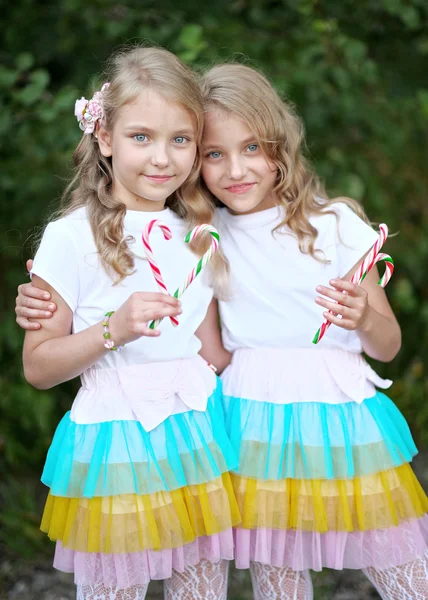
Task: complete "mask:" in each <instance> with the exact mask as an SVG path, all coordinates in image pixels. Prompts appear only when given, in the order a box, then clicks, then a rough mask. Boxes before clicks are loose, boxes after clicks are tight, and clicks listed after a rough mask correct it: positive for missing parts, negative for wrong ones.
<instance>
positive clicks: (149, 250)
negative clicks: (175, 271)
mask: <svg viewBox="0 0 428 600" xmlns="http://www.w3.org/2000/svg"><path fill="white" fill-rule="evenodd" d="M153 227H159V228H160V230H161V231H162V233H163V237H164V238H165V239H166V240H170V239H171V238H172V233H171V230H170V228H169V227H168V226H167V225H165V224H164V223H162V221H160V220H159V219H153V221H150V222H149V223H147V225H146V226H145V228H144V232H143V235H142V239H143V246H144V251H145V253H146V258H147V260H148V261H149V265H150V268H151V269H152V273H153V276H154V278H155V280H156V283H157V284H158V287H159V289H160V291H161V292H165V293H166V294H169V292H168V289H167V287H166V285H165V282H164V280H163V277H162V274H161V272H160V269H159V267H158V265H157V264H156V262H155V259H154V256H153V250H152V247H151V246H150V243H149V237H150V233H151V231H152V229H153ZM169 295H170V294H169ZM169 318H170V320H171V323H172V324H173V325H174V327H177V325H178V324H179V323H178V320H177V319H176V318H175V317H169Z"/></svg>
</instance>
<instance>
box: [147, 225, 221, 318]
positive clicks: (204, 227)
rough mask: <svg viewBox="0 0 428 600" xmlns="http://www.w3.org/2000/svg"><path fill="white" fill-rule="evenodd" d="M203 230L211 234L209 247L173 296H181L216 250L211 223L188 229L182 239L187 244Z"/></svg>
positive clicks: (216, 232) (217, 237) (216, 235)
mask: <svg viewBox="0 0 428 600" xmlns="http://www.w3.org/2000/svg"><path fill="white" fill-rule="evenodd" d="M204 231H208V232H209V233H210V234H211V244H210V247H209V248H208V250H207V251H206V252H205V254H204V255H203V256H202V257H201V258H200V259H199V261H198V263H197V265H196V266H195V267H194V268H193V269H192V270H191V271H190V273H189V275H188V276H187V277H186V280H185V281H184V283H183V284H182V285H181V286H180V287H179V288H178V289H176V290H175V292H174V297H175V298H180V296H182V295H183V294H184V292H185V291H186V290H187V288H188V287H189V285H190V284H191V283H192V282H193V281H194V280H195V279H196V277H197V276H198V275H199V273H200V272H201V271H202V269H203V268H204V267H205V266H206V265H207V264H208V263H209V261H210V260H211V258H212V257H213V256H214V254H215V253H216V252H217V250H218V243H219V241H220V236H219V234H218V231H217V229H215V228H214V227H212V226H211V225H205V224H204V225H197V227H195V228H194V229H192V231H190V232H189V233H188V234H187V235H186V237H185V238H184V241H185V242H186V243H187V244H189V243H190V242H192V241H193V240H194V239H195V238H196V237H197V236H198V235H200V234H201V233H203V232H204ZM161 321H162V319H157V320H156V321H152V322H151V323H150V325H149V327H150V329H155V328H156V327H157V326H158V325H159V323H160V322H161Z"/></svg>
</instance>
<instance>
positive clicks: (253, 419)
mask: <svg viewBox="0 0 428 600" xmlns="http://www.w3.org/2000/svg"><path fill="white" fill-rule="evenodd" d="M202 92H203V95H204V102H205V128H204V138H203V158H202V162H203V164H202V174H203V179H204V182H205V185H206V187H207V190H208V191H209V192H210V193H211V194H212V196H213V198H215V199H216V201H217V203H218V204H219V205H220V206H222V208H220V209H219V211H218V217H217V222H218V228H219V230H220V233H221V236H222V245H223V250H224V252H225V255H226V257H227V259H228V261H229V263H230V274H231V279H230V287H231V291H232V296H231V299H230V301H229V302H223V301H222V302H220V317H221V325H222V341H223V344H224V347H223V346H222V345H221V344H220V342H218V343H217V344H214V343H213V339H219V336H217V337H215V336H213V334H212V328H213V327H214V325H215V322H216V319H215V310H213V309H212V310H211V311H210V312H211V313H212V320H211V331H209V330H208V329H207V330H206V332H205V335H204V332H202V335H200V337H201V339H202V343H203V349H202V353H203V355H204V356H205V358H206V359H207V360H209V361H210V362H212V363H214V364H215V365H216V366H217V367H219V368H221V369H222V368H224V367H225V366H226V365H227V364H228V363H229V361H230V357H231V354H232V360H231V364H230V365H229V366H228V367H227V368H226V370H225V371H224V372H223V375H222V380H223V393H224V396H225V408H226V427H227V431H228V433H229V436H230V439H231V441H232V444H233V446H234V449H235V451H236V453H237V454H238V456H239V466H238V468H237V469H236V470H234V471H233V473H232V481H233V486H234V490H235V494H236V498H237V501H238V506H239V508H240V512H241V516H242V522H241V523H240V524H239V525H238V526H237V527H236V529H235V562H236V565H237V566H238V568H248V567H249V568H250V570H251V576H252V581H253V590H254V597H255V598H256V600H266V599H268V598H269V599H280V600H286V599H289V600H291V599H294V600H295V599H296V598H298V599H299V600H308V599H310V598H312V597H313V596H312V594H313V592H312V584H311V580H310V576H309V573H308V569H315V570H321V569H322V568H323V567H329V568H333V569H344V568H353V569H363V570H364V572H365V574H366V575H367V576H368V578H369V579H370V580H371V581H372V582H373V584H374V585H375V586H376V588H377V589H378V591H379V593H380V594H381V596H382V598H388V599H394V600H398V599H403V598H407V599H409V600H410V598H412V599H418V600H422V599H426V598H428V578H427V574H428V559H427V557H428V555H427V546H428V517H427V514H426V513H427V510H428V500H427V497H426V495H425V493H424V492H423V490H422V488H421V486H420V485H419V483H418V482H417V480H416V478H415V476H414V474H413V471H412V469H411V467H410V465H409V462H410V461H411V459H412V457H413V456H414V454H415V452H416V448H415V445H414V443H413V440H412V437H411V435H410V432H409V429H408V426H407V424H406V422H405V420H404V417H403V416H402V415H401V413H400V412H399V410H398V409H397V407H396V406H395V405H394V404H393V403H392V401H391V400H390V399H389V398H388V397H387V396H385V395H384V394H383V393H381V392H379V391H377V389H376V387H378V388H387V387H389V385H391V382H390V381H387V380H383V379H381V378H380V377H379V376H378V375H376V373H375V372H374V371H373V370H372V369H371V368H370V367H369V365H368V364H367V363H366V362H365V360H364V358H363V357H362V352H365V353H366V354H368V355H369V356H370V357H371V358H374V359H377V360H380V361H390V360H392V359H393V358H394V357H395V355H396V354H397V352H398V350H399V348H400V344H401V335H400V328H399V325H398V323H397V321H396V319H395V317H394V314H393V312H392V310H391V307H390V305H389V303H388V300H387V297H386V295H385V293H384V291H383V289H382V288H381V287H380V286H378V285H377V282H378V279H379V276H378V273H377V272H376V269H373V270H372V271H370V273H369V274H368V276H367V277H366V278H365V280H364V282H363V283H362V285H360V286H357V285H354V284H352V283H350V281H349V280H350V277H351V275H352V273H353V272H354V271H355V269H356V268H357V265H359V263H360V262H361V260H362V258H363V257H364V256H365V255H366V253H367V252H368V251H369V249H370V248H371V246H372V245H373V244H374V243H375V242H376V240H377V234H376V233H375V232H374V231H373V230H372V229H371V227H370V226H369V225H368V223H367V220H366V218H365V217H364V213H363V211H362V209H361V208H360V207H359V206H358V204H357V203H356V202H354V201H352V200H350V199H346V198H339V199H335V200H329V199H328V198H327V195H326V193H325V191H324V189H323V187H322V185H321V183H320V181H319V179H318V177H317V176H316V174H315V173H314V171H313V169H312V168H311V166H310V165H309V163H308V162H307V160H306V159H305V157H304V154H303V149H304V135H303V126H302V123H301V121H300V119H299V118H298V117H297V115H296V113H295V110H294V109H293V107H292V106H291V105H290V104H289V103H287V102H284V101H283V100H282V99H281V98H280V97H279V95H278V94H277V92H276V91H275V90H274V88H273V87H272V85H271V84H270V83H269V81H268V80H267V79H266V78H265V77H264V76H263V75H261V74H260V73H259V72H257V71H256V70H254V69H252V68H249V67H247V66H244V65H239V64H223V65H219V66H216V67H214V68H212V69H211V70H210V71H208V72H207V73H206V74H205V76H204V77H203V80H202ZM316 292H318V295H317V294H316ZM324 318H326V319H327V320H328V321H330V322H331V323H332V324H333V327H330V329H329V330H328V332H327V333H326V335H325V337H324V338H323V339H322V341H321V342H320V343H319V344H317V345H313V343H312V339H313V337H314V334H315V332H316V331H317V329H318V327H319V326H320V325H321V323H322V321H323V319H324ZM207 327H208V324H207Z"/></svg>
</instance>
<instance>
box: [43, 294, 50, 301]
mask: <svg viewBox="0 0 428 600" xmlns="http://www.w3.org/2000/svg"><path fill="white" fill-rule="evenodd" d="M43 298H46V300H49V298H50V294H48V293H47V292H46V294H43Z"/></svg>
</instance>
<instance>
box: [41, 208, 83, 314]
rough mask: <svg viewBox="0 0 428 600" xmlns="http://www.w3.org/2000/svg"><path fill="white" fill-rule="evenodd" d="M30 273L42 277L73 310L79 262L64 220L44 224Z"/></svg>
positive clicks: (78, 282)
mask: <svg viewBox="0 0 428 600" xmlns="http://www.w3.org/2000/svg"><path fill="white" fill-rule="evenodd" d="M31 275H37V276H38V277H41V278H42V279H44V280H45V281H46V282H47V283H48V284H49V285H50V286H52V287H53V288H54V289H55V290H56V291H57V292H58V294H60V296H61V297H62V298H63V299H64V300H65V302H66V303H67V304H68V306H69V307H70V308H71V310H72V311H73V312H75V310H76V307H77V304H78V299H79V289H80V280H79V263H78V254H77V245H76V243H75V241H74V239H73V234H72V232H71V231H70V227H69V225H68V224H67V221H66V220H65V219H60V220H58V221H53V222H52V223H49V225H48V226H47V227H46V229H45V232H44V234H43V238H42V241H41V243H40V246H39V249H38V250H37V253H36V256H35V258H34V264H33V268H32V270H31Z"/></svg>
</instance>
